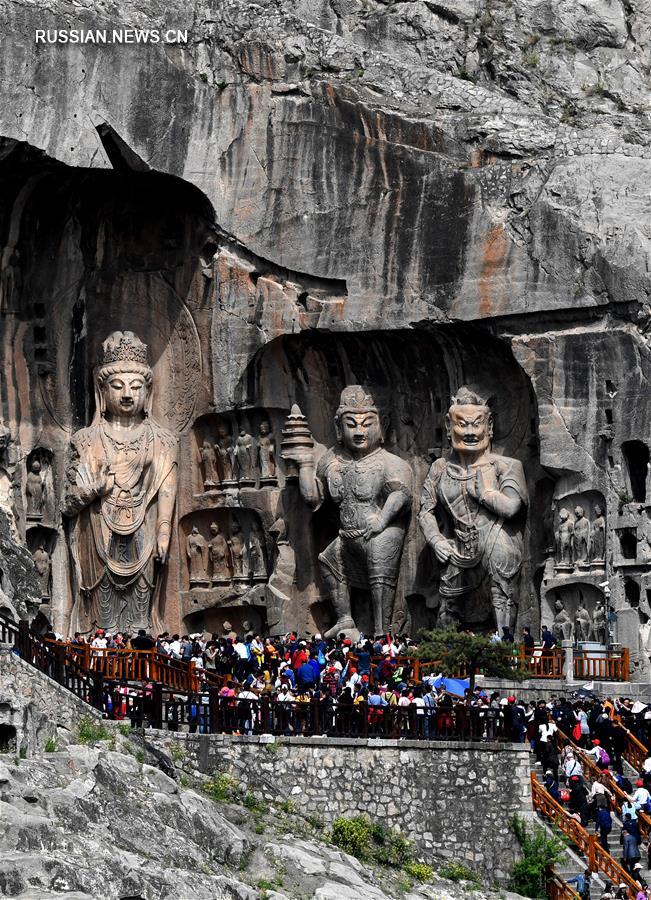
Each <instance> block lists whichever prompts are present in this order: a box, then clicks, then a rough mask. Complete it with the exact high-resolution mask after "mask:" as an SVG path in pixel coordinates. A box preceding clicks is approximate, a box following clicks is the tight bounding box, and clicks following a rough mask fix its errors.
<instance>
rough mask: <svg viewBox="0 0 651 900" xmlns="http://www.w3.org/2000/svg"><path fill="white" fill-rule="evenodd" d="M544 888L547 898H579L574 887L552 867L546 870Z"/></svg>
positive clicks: (550, 899) (564, 899)
mask: <svg viewBox="0 0 651 900" xmlns="http://www.w3.org/2000/svg"><path fill="white" fill-rule="evenodd" d="M545 888H546V890H547V897H548V898H549V900H581V898H580V897H579V895H578V894H577V892H576V891H575V890H574V888H571V887H570V886H569V884H566V883H565V882H564V881H563V879H562V878H561V877H560V875H557V874H556V872H554V870H553V869H550V870H549V871H548V872H547V880H546V882H545Z"/></svg>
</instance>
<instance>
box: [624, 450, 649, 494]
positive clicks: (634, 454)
mask: <svg viewBox="0 0 651 900" xmlns="http://www.w3.org/2000/svg"><path fill="white" fill-rule="evenodd" d="M622 456H623V458H624V465H625V471H626V481H627V486H628V489H629V491H630V495H631V497H632V498H633V500H635V502H636V503H644V502H645V501H646V482H647V473H648V470H649V448H648V447H647V445H646V444H645V443H643V442H642V441H624V443H623V444H622Z"/></svg>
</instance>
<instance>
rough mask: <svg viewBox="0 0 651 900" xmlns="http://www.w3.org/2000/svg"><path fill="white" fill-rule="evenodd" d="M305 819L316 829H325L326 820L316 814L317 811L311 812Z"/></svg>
mask: <svg viewBox="0 0 651 900" xmlns="http://www.w3.org/2000/svg"><path fill="white" fill-rule="evenodd" d="M305 821H306V822H307V824H308V825H309V826H310V828H313V829H314V830H315V831H323V826H324V825H325V822H324V821H323V818H322V816H319V815H316V814H315V813H310V815H309V816H305Z"/></svg>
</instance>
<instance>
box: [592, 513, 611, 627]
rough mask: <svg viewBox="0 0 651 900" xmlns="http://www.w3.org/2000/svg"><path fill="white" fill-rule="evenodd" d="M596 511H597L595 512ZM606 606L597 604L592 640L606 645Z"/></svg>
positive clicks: (600, 602)
mask: <svg viewBox="0 0 651 900" xmlns="http://www.w3.org/2000/svg"><path fill="white" fill-rule="evenodd" d="M595 511H596V510H595ZM606 626H607V620H606V605H605V603H604V602H603V600H600V601H599V602H598V603H597V606H596V608H595V611H594V617H593V620H592V631H591V634H590V640H592V641H596V642H597V643H598V644H605V643H606Z"/></svg>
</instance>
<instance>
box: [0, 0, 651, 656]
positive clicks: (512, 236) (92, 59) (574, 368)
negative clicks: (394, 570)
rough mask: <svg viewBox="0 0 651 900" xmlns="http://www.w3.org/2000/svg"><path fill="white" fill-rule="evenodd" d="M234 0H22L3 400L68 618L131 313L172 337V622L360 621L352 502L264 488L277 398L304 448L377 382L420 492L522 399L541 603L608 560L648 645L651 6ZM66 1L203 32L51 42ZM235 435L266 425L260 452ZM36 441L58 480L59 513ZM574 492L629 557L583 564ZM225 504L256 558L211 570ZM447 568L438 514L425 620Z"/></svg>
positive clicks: (416, 558) (167, 386)
mask: <svg viewBox="0 0 651 900" xmlns="http://www.w3.org/2000/svg"><path fill="white" fill-rule="evenodd" d="M213 6H214V4H205V3H202V2H200V0H197V2H195V3H194V4H193V5H191V6H190V7H188V6H187V4H180V3H176V4H175V3H172V5H170V4H165V5H164V6H163V5H162V4H159V3H157V2H154V0H150V2H148V3H146V4H144V5H143V4H139V7H138V10H133V11H132V10H129V11H126V10H120V11H119V16H117V13H114V12H113V11H111V12H109V11H106V12H104V11H99V10H95V9H90V8H80V7H78V6H75V7H74V8H73V7H72V6H68V5H67V4H66V3H63V2H55V3H53V4H52V5H51V6H50V8H49V9H48V10H45V11H43V10H38V12H37V11H36V10H35V8H34V7H32V6H30V5H29V4H27V3H25V4H21V3H11V4H9V3H5V4H0V8H1V9H2V11H3V21H5V22H6V29H7V31H8V33H11V34H12V42H11V45H10V46H9V47H8V48H7V52H6V53H5V54H3V57H2V60H0V83H1V84H2V86H3V99H4V103H3V104H2V108H1V109H0V135H2V137H3V139H4V140H3V143H2V159H1V163H0V178H2V181H3V187H5V188H6V190H5V191H4V196H5V197H6V198H7V199H6V201H5V206H4V208H3V209H2V210H0V214H1V215H2V216H3V222H4V225H3V234H4V235H5V239H4V240H5V245H4V248H3V253H2V263H1V273H0V276H1V277H0V294H1V301H2V309H3V312H4V318H3V326H2V340H3V346H4V348H5V360H6V362H5V363H4V370H3V374H4V379H3V381H4V382H5V383H6V389H5V390H4V391H3V394H2V415H3V417H4V420H5V422H6V423H7V424H8V425H9V426H10V428H11V429H12V433H15V435H16V441H17V443H18V444H19V445H20V446H21V447H22V448H23V450H24V452H25V454H26V456H28V455H29V454H34V453H36V454H37V456H36V457H30V458H28V459H26V460H25V462H24V463H23V468H22V469H20V470H19V471H17V473H16V493H17V495H19V496H18V499H19V500H20V502H19V503H17V505H16V515H17V527H18V530H19V532H20V535H21V537H25V536H26V540H27V544H28V546H29V548H30V550H32V551H36V550H38V548H39V547H40V546H41V544H43V546H44V550H45V552H46V553H47V554H49V556H50V558H51V578H50V582H49V583H50V584H51V602H50V603H49V604H47V609H46V610H45V611H46V612H47V614H48V615H49V617H50V618H51V619H52V620H53V621H54V623H55V625H56V627H57V628H58V629H59V630H67V629H68V627H69V623H70V611H71V609H72V602H73V596H72V595H73V590H72V587H71V585H72V583H73V579H72V577H71V569H70V562H69V556H68V551H67V544H66V540H67V535H66V528H67V525H66V523H65V522H64V521H62V520H61V518H60V516H59V513H58V502H59V500H60V497H61V492H62V490H63V479H64V477H65V476H64V455H65V447H66V445H67V441H68V439H69V433H70V431H72V430H76V429H78V428H81V427H84V426H87V425H88V424H89V422H90V421H91V419H92V416H93V414H94V400H93V392H92V389H91V383H90V376H91V370H92V363H93V360H94V359H95V358H96V351H97V346H98V341H100V340H102V339H103V338H104V337H105V336H106V334H108V333H109V331H110V330H113V329H125V328H128V329H130V330H133V331H135V332H136V333H138V335H139V336H140V337H141V339H142V340H143V341H145V342H146V343H147V344H148V346H149V347H150V348H152V351H153V359H152V363H153V366H154V372H155V377H156V380H157V383H158V384H160V385H161V386H162V390H161V391H160V392H159V393H158V399H157V400H156V401H155V408H154V414H155V416H156V418H157V420H158V421H160V422H161V423H162V424H163V425H164V426H165V427H166V428H169V429H170V430H172V431H174V432H175V433H176V434H177V435H178V439H179V444H180V453H179V459H180V468H179V492H178V499H177V505H176V512H175V520H174V531H173V536H172V543H171V553H170V563H169V566H168V568H167V571H166V573H165V577H164V579H163V581H162V586H161V608H162V611H163V617H164V621H165V624H166V625H167V626H168V627H169V628H170V629H172V630H175V629H177V628H178V627H179V626H180V624H181V623H183V624H184V625H185V626H186V627H187V628H189V629H192V630H200V629H202V628H209V629H210V630H218V629H219V627H220V626H221V625H222V624H223V621H224V620H225V619H226V618H227V619H228V620H229V622H231V623H232V625H233V626H234V627H235V629H236V630H237V629H239V628H243V627H244V625H245V623H246V624H247V625H249V626H250V627H251V628H253V629H258V628H263V627H264V626H265V620H266V621H267V622H268V623H269V624H270V625H272V627H273V628H274V630H277V631H284V630H286V629H287V628H289V627H298V628H300V629H301V630H309V631H314V630H317V629H321V630H323V629H324V628H327V626H328V625H330V624H332V621H333V616H332V613H333V611H332V609H330V608H329V606H328V605H327V604H325V603H323V602H322V598H323V590H322V585H320V583H319V575H318V566H317V562H316V560H317V556H318V553H319V552H320V551H322V550H323V549H324V547H325V546H327V544H328V543H329V541H330V540H332V538H333V536H334V533H335V529H336V520H335V518H334V517H333V516H332V515H331V512H332V511H330V513H329V512H328V511H327V510H324V513H323V515H322V516H320V517H314V519H313V520H311V519H310V518H309V516H308V513H307V512H306V510H305V509H304V508H303V507H302V506H301V503H300V500H299V498H298V495H297V493H296V491H295V490H294V489H293V488H292V487H291V485H289V486H288V485H287V482H286V472H285V469H284V466H283V465H282V464H279V466H278V470H277V471H275V472H274V474H273V476H272V477H271V478H269V476H268V475H267V483H265V484H263V483H261V481H262V472H261V471H260V472H258V471H257V469H256V466H258V465H259V463H258V462H257V456H256V455H255V440H256V436H258V435H259V434H260V433H261V431H260V429H261V425H262V423H263V422H269V424H270V433H271V435H272V436H273V438H274V439H275V440H276V441H278V440H279V438H280V430H281V427H282V423H283V421H284V419H285V417H286V416H287V414H288V412H289V410H290V409H291V406H292V404H293V403H295V402H298V403H299V405H300V407H301V409H302V411H303V412H304V413H305V414H306V416H307V418H308V420H309V422H310V426H311V428H312V430H313V433H314V437H315V440H316V442H317V449H319V448H325V447H327V446H330V445H331V444H332V443H333V440H334V433H333V430H332V424H331V414H332V410H333V409H334V408H335V405H336V400H335V398H336V396H337V395H338V393H339V392H340V391H341V389H342V388H343V387H344V386H345V385H346V384H350V383H358V382H359V383H362V384H364V385H365V386H366V387H367V389H369V390H370V391H371V392H372V393H373V395H374V396H376V397H377V399H378V403H379V405H381V406H382V407H383V408H386V409H387V410H388V411H389V422H388V426H387V439H386V449H388V450H389V451H390V452H392V453H396V454H397V455H399V456H401V457H402V458H403V459H404V460H405V461H407V462H408V463H409V464H410V465H411V467H412V469H413V471H414V474H415V480H416V493H418V492H419V490H420V487H421V485H422V481H423V480H424V477H425V473H426V471H427V469H428V467H429V465H430V464H431V462H432V459H433V458H436V457H438V456H440V455H441V454H442V453H443V452H445V450H446V442H445V439H444V436H443V433H444V411H445V410H446V409H447V406H448V402H449V397H450V395H451V394H452V393H453V392H454V391H455V390H457V389H458V388H459V387H460V386H461V385H462V384H464V383H466V384H470V385H472V386H473V389H474V390H476V391H478V392H479V393H480V394H482V395H484V394H490V395H494V396H495V397H496V403H497V407H496V409H495V445H496V447H495V449H496V451H497V452H498V453H501V454H503V455H505V456H509V457H513V458H516V459H518V460H519V461H520V462H521V463H522V464H523V466H524V471H525V476H526V480H527V485H528V490H529V496H530V505H529V508H528V518H527V526H526V528H525V534H524V554H523V558H524V560H525V562H524V564H523V568H522V576H521V583H520V586H519V590H518V595H519V610H518V622H519V623H521V624H531V625H532V626H534V627H535V626H536V625H537V624H538V622H539V620H540V619H541V618H542V619H543V620H546V622H547V624H551V621H552V618H553V609H554V603H555V602H556V600H557V599H558V597H559V596H561V598H562V601H563V603H564V604H565V608H566V609H567V610H568V614H569V615H570V616H571V617H572V616H574V614H575V612H576V610H577V609H578V608H579V603H580V601H581V599H584V600H585V601H586V602H587V604H588V606H589V611H590V614H591V615H594V612H595V610H596V608H597V607H598V606H599V604H600V603H601V604H603V602H604V600H605V599H608V598H605V597H604V589H603V585H604V582H606V581H608V582H609V590H610V600H609V602H610V604H611V606H613V607H614V608H615V609H617V610H618V612H619V621H618V623H617V626H616V627H614V634H613V635H612V636H613V637H614V638H615V639H617V640H620V641H623V642H625V643H629V644H630V646H631V647H632V649H633V650H634V660H635V664H636V665H637V666H638V667H640V669H641V670H642V671H645V670H646V667H647V664H648V652H647V651H648V649H651V643H649V641H651V639H648V636H647V637H645V634H646V632H645V630H644V629H645V628H646V629H647V630H648V625H649V620H651V607H650V606H649V600H648V597H647V591H649V590H651V568H650V565H651V550H650V549H649V548H650V547H651V544H650V541H651V520H650V519H649V515H648V512H647V503H648V499H647V482H648V478H647V473H646V468H645V466H646V462H645V459H646V461H647V462H648V436H647V435H648V431H649V415H650V413H649V411H648V410H647V405H648V404H647V402H646V399H645V397H646V394H647V392H646V383H647V380H648V378H649V375H650V372H649V367H650V359H649V351H648V343H647V337H646V334H647V330H648V326H649V321H650V306H649V295H650V293H651V290H650V288H651V285H650V279H649V246H650V237H651V234H650V230H649V222H650V221H651V215H650V213H651V210H650V209H649V198H648V183H649V180H650V178H649V176H650V175H651V151H650V139H649V133H650V132H649V110H648V84H647V79H648V67H649V64H650V61H651V41H650V39H649V34H650V33H651V12H650V11H649V8H648V4H644V3H640V4H630V3H624V2H620V0H612V2H605V0H604V2H597V3H589V4H588V3H578V4H577V3H570V2H566V0H522V2H519V3H517V4H516V3H514V4H506V3H499V4H498V3H494V2H491V0H481V2H479V3H469V2H465V0H450V2H448V0H445V2H441V3H437V4H435V5H428V4H425V3H421V2H417V0H416V2H408V3H391V2H389V3H384V2H370V3H366V2H365V3H361V2H357V0H352V2H349V3H343V4H342V3H340V2H338V0H319V2H317V3H312V2H310V3H307V2H300V3H293V4H287V3H286V2H283V0H264V2H262V0H260V2H259V3H257V4H256V3H253V4H251V3H243V2H240V0H227V2H224V3H220V4H219V8H218V9H214V8H213ZM116 18H117V19H119V22H117V21H116ZM68 21H70V22H73V21H74V25H75V26H77V27H79V28H86V29H88V28H93V29H102V28H106V29H108V30H109V33H110V30H111V29H112V28H113V27H114V26H116V25H117V24H119V25H121V26H124V25H126V24H129V25H131V24H132V25H134V26H137V27H142V28H152V27H154V28H161V29H162V30H163V31H164V30H165V29H166V28H168V27H170V24H171V23H172V22H173V23H174V27H176V26H177V25H178V27H181V28H183V27H186V25H187V28H188V30H189V31H188V33H189V40H188V43H187V44H176V45H172V44H170V45H165V44H158V45H155V44H148V45H146V46H145V45H139V46H136V45H123V46H119V47H116V46H109V45H93V44H88V43H87V44H84V45H83V46H78V45H71V44H68V45H66V46H62V45H55V44H36V43H35V42H34V30H35V29H36V28H41V29H47V28H56V27H58V28H62V27H63V24H62V23H64V22H68ZM111 166H112V167H113V168H114V169H115V171H113V172H109V171H102V170H107V169H109V168H110V167H111ZM170 176H174V177H173V178H170ZM180 179H182V180H180ZM633 409H634V410H635V415H632V414H631V410H633ZM263 433H264V429H263ZM238 435H240V437H242V435H243V436H244V437H246V441H247V442H248V439H249V437H250V436H252V438H253V441H254V446H253V450H252V451H251V452H252V454H253V455H251V453H250V454H249V456H250V457H251V458H250V460H249V463H247V465H248V466H249V468H248V469H247V472H246V477H242V460H240V459H239V458H236V456H235V455H234V453H235V449H236V448H237V446H238V443H237V442H238ZM243 439H244V438H242V440H243ZM640 445H641V446H640ZM247 446H249V445H248V443H247ZM645 453H646V456H645ZM240 456H242V458H243V452H240ZM33 458H37V459H38V461H39V463H40V464H41V465H42V466H44V468H43V469H42V471H46V472H49V473H50V474H49V476H48V477H50V479H51V488H50V491H49V497H50V498H51V500H53V501H56V502H53V503H51V505H49V506H48V502H49V501H47V499H46V500H45V501H44V503H43V509H42V512H41V518H40V520H39V521H38V522H35V521H34V520H32V521H30V520H29V518H28V516H27V514H26V512H25V511H26V510H27V508H28V506H29V504H30V503H31V505H32V507H33V505H34V501H33V500H32V499H30V497H31V494H30V496H29V497H28V494H27V492H26V484H27V475H28V471H33V470H32V469H28V465H29V466H31V464H32V459H33ZM213 458H214V463H213V462H212V460H213ZM206 460H208V462H206ZM206 465H208V466H209V475H208V476H206ZM211 466H212V468H210V467H211ZM213 470H214V471H213ZM274 479H275V482H274ZM251 481H253V484H251ZM47 496H48V495H47V494H46V498H47ZM28 501H29V502H28ZM577 506H580V507H581V508H583V509H584V511H585V515H586V521H588V522H589V523H590V525H591V528H592V526H593V524H594V522H595V521H596V520H597V519H599V518H600V517H601V518H602V519H603V522H604V526H603V530H604V539H603V543H604V553H603V560H602V559H596V557H594V553H592V550H591V548H589V547H588V548H586V549H587V552H586V559H585V560H583V561H580V560H577V561H576V562H577V565H576V566H574V561H572V562H571V566H572V568H571V569H570V570H567V571H559V570H558V565H557V563H558V560H556V559H555V532H556V530H557V527H558V521H559V517H560V513H561V511H562V510H563V509H566V510H574V509H575V508H576V507H577ZM597 510H601V513H598V512H597ZM279 519H282V521H283V522H284V523H285V536H284V537H285V539H286V541H287V542H286V543H285V540H283V542H282V543H279V544H278V545H276V544H274V542H273V539H272V534H271V529H272V526H274V523H276V522H277V521H278V520H279ZM213 522H214V523H216V524H217V525H218V527H219V530H220V533H221V534H222V535H223V536H224V538H225V540H226V541H227V542H228V541H230V542H231V544H235V545H236V547H237V554H238V559H239V558H241V560H242V567H241V572H240V569H239V568H238V570H237V571H235V566H234V562H233V559H232V556H233V554H232V550H231V551H230V555H231V560H230V562H228V559H227V558H228V553H227V552H226V551H223V553H222V551H220V554H221V555H219V554H218V565H217V568H218V569H219V572H217V570H215V572H213V571H212V567H211V566H212V563H211V565H210V566H208V571H206V572H205V576H206V578H205V579H204V581H203V582H202V583H201V585H198V584H197V582H196V579H194V580H193V583H192V584H191V583H190V580H191V579H190V572H189V569H188V558H187V540H188V537H189V535H190V534H192V531H193V528H195V527H196V528H197V529H198V533H199V534H200V535H201V537H202V538H203V540H205V541H209V540H210V539H211V534H213V532H211V526H212V523H213ZM260 532H261V533H263V534H265V535H266V538H265V541H264V545H262V544H261V545H260V551H258V550H257V549H254V550H253V556H254V558H255V559H256V560H259V559H262V561H263V562H262V564H261V563H259V562H256V563H255V566H254V565H252V564H251V562H250V556H251V550H250V547H251V545H252V543H253V544H255V542H256V541H258V540H259V539H258V538H257V537H253V538H252V537H251V535H254V536H257V535H258V534H259V533H260ZM233 536H235V540H233ZM599 540H601V538H600V539H599ZM598 555H599V556H601V555H602V554H601V552H600V553H599V554H598ZM222 556H223V558H224V560H225V561H226V562H224V563H223V564H222V562H220V561H219V560H221V559H222ZM579 562H585V563H586V565H585V566H582V565H579V564H578V563H579ZM245 563H246V565H245ZM592 563H599V564H600V565H598V566H597V565H594V566H592V567H591V564H592ZM238 565H239V564H238ZM255 567H257V568H256V574H257V581H256V578H255V577H254V575H253V569H254V568H255ZM439 577H440V572H439V571H438V567H437V564H436V563H435V561H434V560H433V557H432V556H431V554H429V552H428V551H427V550H426V548H425V547H424V542H423V540H422V538H421V537H420V536H419V534H418V532H417V530H416V528H415V527H414V528H411V529H410V532H409V533H408V535H407V538H406V541H405V548H404V552H403V557H402V563H401V571H400V578H399V584H398V591H397V597H398V598H399V600H400V602H401V603H402V606H403V610H404V621H405V622H407V623H408V625H409V627H411V628H412V629H415V628H416V627H418V626H420V625H423V624H431V622H432V621H433V620H434V618H435V615H436V610H437V609H438V606H439V600H440V597H439V593H438V584H439ZM600 585H601V587H600ZM559 592H560V595H559ZM354 602H355V601H354ZM359 602H360V603H361V606H362V614H364V612H366V613H368V612H369V609H368V601H367V600H365V599H364V598H361V599H360V600H359ZM611 625H613V623H612V622H611ZM640 626H642V630H640ZM640 635H642V636H641V637H640ZM647 643H649V648H647Z"/></svg>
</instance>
